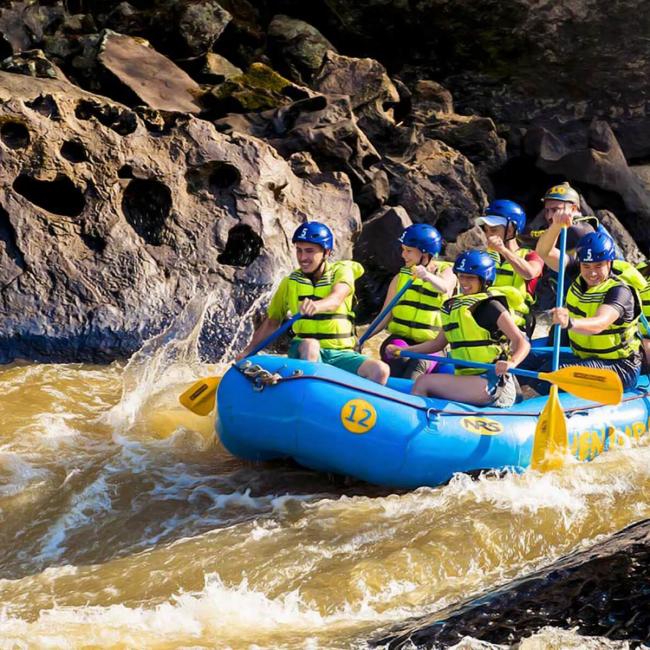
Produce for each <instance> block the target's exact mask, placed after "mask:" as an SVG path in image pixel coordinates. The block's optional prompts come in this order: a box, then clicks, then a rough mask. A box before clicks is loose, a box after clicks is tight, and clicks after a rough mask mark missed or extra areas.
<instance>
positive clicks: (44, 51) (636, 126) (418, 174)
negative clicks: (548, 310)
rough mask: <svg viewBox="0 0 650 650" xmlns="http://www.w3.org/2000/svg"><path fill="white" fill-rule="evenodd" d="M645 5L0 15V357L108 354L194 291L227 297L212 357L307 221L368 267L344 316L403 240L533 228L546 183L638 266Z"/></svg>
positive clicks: (242, 1) (393, 4)
mask: <svg viewBox="0 0 650 650" xmlns="http://www.w3.org/2000/svg"><path fill="white" fill-rule="evenodd" d="M644 15H645V14H644V12H643V5H642V3H641V2H640V0H637V1H631V0H628V1H625V2H620V3H605V2H604V1H600V0H567V1H566V2H564V3H560V4H559V5H558V4H557V3H556V4H549V3H546V2H539V1H538V0H508V2H495V1H492V0H482V1H480V2H469V1H468V2H452V1H451V0H449V1H445V0H424V1H423V2H418V3H405V2H403V1H402V0H356V1H351V0H311V1H310V2H308V3H306V2H301V1H299V0H259V1H258V2H251V1H249V0H219V2H217V1H216V0H183V1H180V0H179V1H172V0H162V1H160V2H147V1H146V0H138V1H136V0H133V2H131V3H129V2H112V1H103V2H96V1H93V0H66V1H65V2H63V1H57V0H50V1H49V2H40V3H39V2H33V1H28V0H26V1H19V2H9V3H8V4H7V3H5V5H4V6H3V8H2V9H0V59H1V63H0V70H2V72H0V160H1V161H2V166H1V168H0V286H1V287H2V292H1V301H2V302H1V305H2V314H1V320H0V325H1V328H0V360H3V361H7V360H10V359H12V358H15V357H29V358H43V359H56V360H64V359H73V360H87V359H94V360H97V359H111V358H115V357H121V356H127V355H129V354H130V353H131V352H132V351H133V350H135V349H137V347H138V346H139V345H140V343H141V342H142V340H143V338H146V337H147V336H149V335H150V334H152V333H154V332H157V331H159V330H160V329H161V328H162V327H163V326H164V325H166V324H167V323H169V322H170V321H171V320H172V319H173V318H174V316H176V315H177V314H178V313H179V312H180V310H181V309H182V308H183V306H184V305H185V304H186V303H187V302H188V301H189V300H190V299H191V298H192V297H193V296H194V295H197V294H201V293H207V292H209V291H217V292H219V294H220V295H223V300H224V304H225V302H227V303H228V309H227V310H225V312H224V313H227V317H223V318H222V319H221V320H220V322H219V329H220V331H221V332H222V334H223V338H222V340H220V341H218V342H217V343H216V345H215V350H214V354H218V353H219V352H220V351H221V350H222V349H223V345H224V344H225V342H227V341H228V339H229V338H230V337H232V336H234V335H235V333H236V332H237V330H238V326H239V319H240V316H242V315H244V314H246V313H248V312H249V310H250V309H251V308H252V309H253V311H255V309H256V305H258V302H259V301H258V299H259V298H260V297H261V296H263V295H264V293H265V292H267V291H268V290H269V288H270V287H271V286H272V285H273V282H274V281H275V280H276V279H277V277H278V276H279V275H280V274H281V273H283V272H286V271H288V270H289V269H290V268H291V267H292V264H293V260H292V250H291V246H290V237H291V233H292V232H293V230H294V229H295V228H296V226H297V225H298V224H299V223H300V222H301V221H303V220H305V219H320V220H323V221H326V222H328V223H329V224H331V225H332V226H333V228H334V230H335V234H336V240H337V245H336V249H337V251H336V252H337V254H338V255H340V256H347V255H351V254H352V253H353V251H354V254H355V255H356V256H357V258H359V259H360V260H361V261H362V262H363V263H364V264H365V265H366V267H367V268H368V274H367V276H366V278H365V282H364V284H363V285H362V286H361V289H360V294H361V298H362V304H361V312H362V314H366V315H367V314H369V313H370V312H371V311H372V310H373V309H374V308H376V306H377V302H378V300H379V297H380V295H381V293H382V292H383V290H384V288H385V284H386V281H387V279H388V278H389V277H390V275H391V274H392V273H393V272H394V271H395V270H396V268H397V267H398V266H399V258H398V257H397V256H396V255H395V251H394V250H393V242H394V240H395V237H396V235H397V234H398V233H399V232H400V230H401V229H402V228H403V227H404V225H407V224H409V223H411V221H425V222H428V223H433V224H436V226H437V227H438V228H439V229H440V230H441V232H442V233H443V235H444V236H445V238H446V239H447V240H448V241H449V242H456V241H457V239H458V237H459V235H460V234H461V233H463V232H464V231H466V230H468V228H470V227H471V224H472V221H473V219H474V218H475V217H476V216H477V214H478V213H479V212H480V211H481V210H482V209H483V207H484V206H485V205H486V203H487V201H488V200H489V199H490V198H493V197H494V196H495V195H498V196H500V197H508V198H513V199H515V200H519V201H520V202H522V203H523V204H524V205H526V207H527V209H528V212H529V216H534V214H535V212H536V211H537V208H538V206H539V203H538V202H539V198H540V194H541V192H542V191H543V189H544V187H545V186H547V185H548V184H550V183H551V182H555V181H556V180H569V181H571V182H572V183H574V184H575V185H576V186H577V187H578V188H579V189H580V190H581V191H582V193H583V195H584V197H585V199H586V205H585V209H594V210H602V211H605V210H607V211H608V212H607V213H605V212H603V213H602V214H606V215H607V221H608V225H609V226H611V227H613V228H614V229H615V230H616V231H620V233H621V236H624V235H626V233H625V229H624V226H626V227H627V228H628V229H629V230H630V232H631V234H632V235H633V237H634V238H635V239H636V240H637V242H638V243H639V244H640V245H641V247H642V249H643V250H644V251H647V249H648V248H649V247H650V235H648V232H650V230H649V229H648V227H647V224H648V219H649V218H650V211H649V209H648V207H647V206H648V205H650V202H649V201H648V198H649V196H650V195H649V194H648V191H649V190H648V187H649V181H648V174H647V172H646V167H645V161H646V159H647V157H648V154H649V153H650V130H649V129H648V127H647V124H648V118H647V111H648V108H647V104H646V98H645V87H646V86H647V81H648V80H647V76H648V75H649V74H650V72H648V70H650V68H649V67H648V66H647V65H646V62H647V60H648V58H650V43H649V42H648V41H647V38H646V36H645V35H646V34H647V28H648V25H647V24H646V23H647V21H648V19H647V18H644ZM599 214H601V213H599ZM617 217H618V219H620V221H622V223H623V225H621V224H620V223H619V222H618V220H617ZM462 241H463V238H461V242H460V244H459V243H458V242H457V245H462ZM628 244H629V241H628ZM630 255H631V256H634V255H638V252H637V251H635V250H634V248H633V246H632V249H631V252H630Z"/></svg>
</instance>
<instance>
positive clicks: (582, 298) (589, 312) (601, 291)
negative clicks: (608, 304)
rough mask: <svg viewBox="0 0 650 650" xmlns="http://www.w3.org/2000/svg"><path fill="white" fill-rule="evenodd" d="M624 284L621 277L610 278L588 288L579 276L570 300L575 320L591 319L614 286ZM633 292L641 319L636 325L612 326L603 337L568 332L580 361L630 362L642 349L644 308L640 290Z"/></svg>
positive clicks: (602, 333)
mask: <svg viewBox="0 0 650 650" xmlns="http://www.w3.org/2000/svg"><path fill="white" fill-rule="evenodd" d="M620 285H625V283H624V282H621V281H620V279H618V278H614V277H610V278H608V279H607V280H605V281H604V282H601V283H600V284H599V285H597V286H595V287H586V284H585V283H584V281H583V280H582V278H580V276H578V278H577V279H576V280H575V281H574V282H573V283H572V284H571V286H570V287H569V291H568V293H567V298H566V306H567V309H568V310H569V313H570V314H571V316H572V317H574V318H591V317H593V316H595V315H596V312H597V311H598V308H599V307H600V306H601V305H602V304H603V300H604V299H605V295H606V294H607V292H608V291H609V290H610V289H611V288H612V287H617V286H620ZM626 286H628V285H626ZM585 287H586V288H585ZM630 288H631V287H630ZM631 289H632V293H633V294H634V299H635V302H636V311H637V316H636V318H635V319H634V320H633V321H632V322H630V323H623V324H622V325H616V324H615V323H612V324H611V325H610V326H609V327H608V328H607V329H605V330H604V331H602V332H601V333H600V334H578V333H577V332H574V331H573V330H571V329H570V330H568V334H569V343H570V344H571V349H572V351H573V353H574V354H575V355H576V356H577V357H578V358H579V359H627V358H628V357H629V356H631V355H632V354H634V352H636V351H637V350H638V349H639V347H640V345H641V342H640V340H639V337H638V336H637V331H638V320H639V317H638V313H639V312H640V306H639V299H638V295H637V293H636V291H635V290H634V289H633V288H631Z"/></svg>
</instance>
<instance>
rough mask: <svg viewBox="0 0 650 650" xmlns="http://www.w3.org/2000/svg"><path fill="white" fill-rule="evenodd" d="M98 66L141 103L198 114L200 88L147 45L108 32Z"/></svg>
mask: <svg viewBox="0 0 650 650" xmlns="http://www.w3.org/2000/svg"><path fill="white" fill-rule="evenodd" d="M97 62H98V63H99V64H100V65H101V66H102V68H103V69H104V70H106V71H108V72H109V73H111V74H112V75H114V76H115V77H116V78H117V79H118V80H119V82H120V83H121V84H122V85H123V86H125V87H126V88H128V89H129V90H130V91H131V93H132V94H133V95H134V96H135V97H137V103H141V104H145V105H146V106H149V107H151V108H153V109H156V110H161V111H180V112H187V113H198V112H199V111H200V110H201V109H200V106H199V105H198V103H197V101H196V97H197V95H198V94H199V85H198V84H197V83H196V82H195V81H194V80H193V79H192V78H191V77H190V76H189V75H188V74H187V73H186V72H184V71H183V70H181V69H180V68H179V67H178V66H177V65H176V64H174V63H172V62H171V61H170V60H169V59H168V58H167V57H165V56H163V55H162V54H160V53H159V52H156V50H154V49H153V48H152V47H151V46H150V45H149V44H148V43H147V42H143V41H142V40H136V39H135V38H132V37H131V36H126V35H124V34H117V33H115V32H112V31H110V30H105V31H104V32H103V34H102V36H101V38H100V40H99V44H98V52H97Z"/></svg>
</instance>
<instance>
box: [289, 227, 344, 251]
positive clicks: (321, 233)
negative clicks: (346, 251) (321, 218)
mask: <svg viewBox="0 0 650 650" xmlns="http://www.w3.org/2000/svg"><path fill="white" fill-rule="evenodd" d="M291 241H292V242H293V243H294V244H295V243H296V242H304V243H306V244H318V245H319V246H322V247H323V250H326V251H331V250H332V248H334V235H333V234H332V231H331V230H330V229H329V228H328V227H327V226H326V225H325V224H324V223H320V222H318V221H306V222H305V223H303V224H302V225H300V226H298V227H297V228H296V232H294V233H293V237H292V238H291Z"/></svg>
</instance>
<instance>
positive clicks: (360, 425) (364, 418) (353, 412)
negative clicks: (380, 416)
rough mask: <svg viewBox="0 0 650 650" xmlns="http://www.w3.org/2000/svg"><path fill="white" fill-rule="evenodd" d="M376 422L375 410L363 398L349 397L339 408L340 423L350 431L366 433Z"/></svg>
mask: <svg viewBox="0 0 650 650" xmlns="http://www.w3.org/2000/svg"><path fill="white" fill-rule="evenodd" d="M376 423H377V411H375V407H374V406H373V405H372V404H370V402H366V400H365V399H351V400H350V401H349V402H346V403H345V404H344V405H343V408H342V409H341V424H343V426H344V427H345V428H346V429H347V430H348V431H350V432H352V433H367V432H368V431H370V429H372V428H373V427H374V426H375V424H376Z"/></svg>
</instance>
